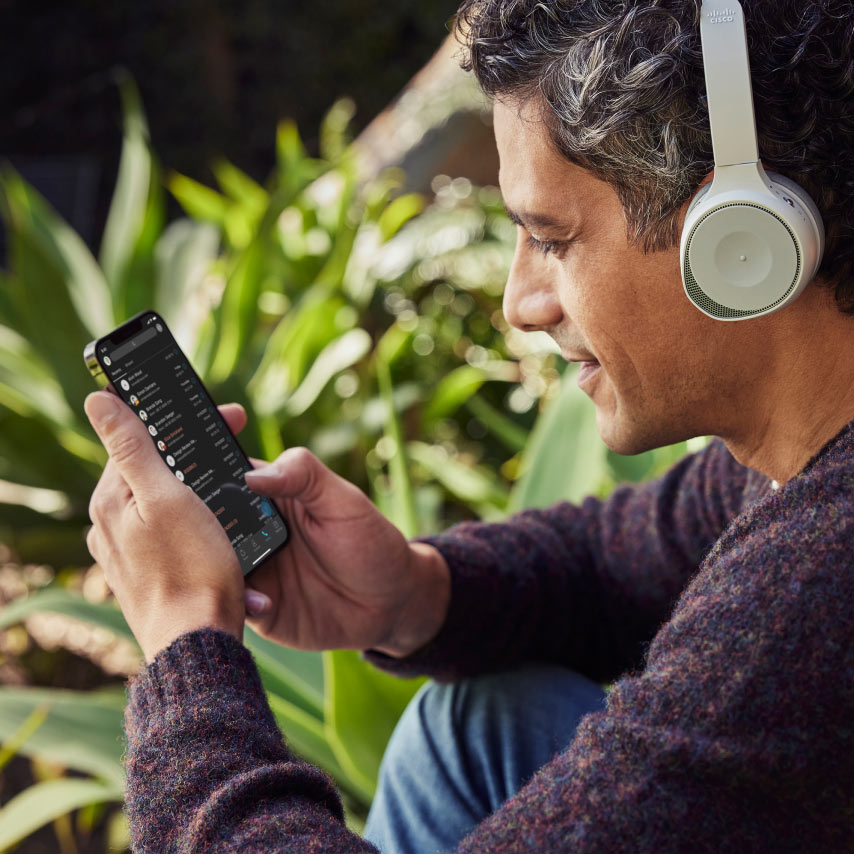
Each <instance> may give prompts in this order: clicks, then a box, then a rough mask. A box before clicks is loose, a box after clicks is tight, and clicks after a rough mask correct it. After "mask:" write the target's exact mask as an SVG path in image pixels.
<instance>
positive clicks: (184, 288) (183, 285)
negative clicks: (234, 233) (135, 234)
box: [154, 219, 219, 354]
mask: <svg viewBox="0 0 854 854" xmlns="http://www.w3.org/2000/svg"><path fill="white" fill-rule="evenodd" d="M218 249H219V230H218V229H217V228H216V227H215V226H213V225H211V224H210V223H205V222H193V221H192V220H188V219H179V220H176V221H175V222H173V223H171V224H170V225H169V227H168V228H167V229H166V230H165V231H164V232H163V235H162V236H161V238H160V239H159V240H158V241H157V247H156V250H155V261H156V269H157V276H156V278H157V287H156V293H155V299H154V306H155V309H156V310H157V311H158V312H159V313H160V314H161V315H162V316H163V318H164V319H165V320H166V322H167V323H168V324H169V328H170V330H171V331H172V334H173V335H174V336H175V340H176V341H178V343H179V344H180V345H181V348H182V349H183V350H184V352H186V353H188V354H193V353H195V349H196V345H197V342H198V335H199V327H200V325H201V322H202V320H203V319H204V311H203V305H204V304H203V303H202V305H201V306H200V304H199V303H200V302H201V300H202V299H203V297H201V295H200V291H201V290H202V288H203V285H204V280H205V277H206V276H207V275H209V274H210V272H211V270H212V269H213V267H214V264H215V262H216V257H217V250H218Z"/></svg>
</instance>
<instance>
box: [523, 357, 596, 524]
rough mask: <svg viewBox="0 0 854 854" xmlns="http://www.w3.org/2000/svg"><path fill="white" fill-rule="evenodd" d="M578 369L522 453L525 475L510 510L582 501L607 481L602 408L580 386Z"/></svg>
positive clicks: (571, 373)
mask: <svg viewBox="0 0 854 854" xmlns="http://www.w3.org/2000/svg"><path fill="white" fill-rule="evenodd" d="M575 376H576V371H574V370H568V371H566V372H565V373H564V375H563V378H562V379H561V388H560V392H559V394H558V395H557V397H555V398H554V399H553V400H552V401H550V403H549V404H548V405H547V406H546V408H545V410H544V411H543V412H542V413H541V414H540V417H539V418H538V419H537V423H536V424H535V425H534V430H533V432H532V434H531V439H530V442H529V443H528V447H527V449H526V450H525V452H524V454H523V455H522V471H523V474H522V476H521V477H520V478H519V480H517V481H516V483H515V485H514V487H513V489H512V490H511V493H510V503H509V505H508V508H507V509H508V512H510V513H516V512H517V511H519V510H525V509H528V508H529V507H541V508H545V507H550V506H551V505H552V504H555V503H556V502H558V501H572V502H578V501H581V500H582V499H583V498H585V497H586V496H588V495H592V494H596V493H597V492H598V491H599V487H600V485H601V484H602V483H603V481H604V480H605V479H606V478H607V475H608V469H607V457H606V451H607V448H606V446H605V444H604V442H603V441H602V439H601V438H600V436H599V431H598V430H597V429H596V410H595V408H594V406H593V404H592V403H591V401H590V400H589V399H588V398H587V396H586V395H585V394H584V392H582V391H581V390H580V389H579V388H578V387H577V386H576V384H575Z"/></svg>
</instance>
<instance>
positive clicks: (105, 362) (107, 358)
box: [104, 356, 113, 368]
mask: <svg viewBox="0 0 854 854" xmlns="http://www.w3.org/2000/svg"><path fill="white" fill-rule="evenodd" d="M104 364H105V365H106V366H107V367H108V368H109V367H110V365H112V364H113V360H112V359H111V358H110V357H109V356H104Z"/></svg>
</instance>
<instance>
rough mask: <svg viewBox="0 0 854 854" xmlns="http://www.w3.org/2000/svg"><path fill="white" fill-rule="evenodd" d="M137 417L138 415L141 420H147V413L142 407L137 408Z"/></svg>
mask: <svg viewBox="0 0 854 854" xmlns="http://www.w3.org/2000/svg"><path fill="white" fill-rule="evenodd" d="M139 417H140V418H141V419H142V420H143V421H148V413H147V412H146V411H145V410H144V409H140V410H139Z"/></svg>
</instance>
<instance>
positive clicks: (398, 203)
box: [377, 193, 425, 241]
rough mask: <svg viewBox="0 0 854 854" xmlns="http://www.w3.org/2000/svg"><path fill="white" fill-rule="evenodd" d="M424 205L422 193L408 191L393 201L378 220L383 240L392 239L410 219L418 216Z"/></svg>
mask: <svg viewBox="0 0 854 854" xmlns="http://www.w3.org/2000/svg"><path fill="white" fill-rule="evenodd" d="M424 205H425V199H424V196H422V195H421V194H420V193H406V194H405V195H403V196H398V197H397V198H396V199H395V200H394V201H393V202H391V203H390V204H389V206H388V207H387V208H386V209H385V210H384V211H383V212H382V214H380V218H379V219H378V220H377V225H378V226H379V229H380V234H381V235H382V239H383V241H386V240H390V239H391V238H392V237H394V235H395V234H397V232H398V231H400V229H401V228H403V226H404V225H405V224H406V223H407V222H409V220H411V219H412V218H413V217H416V216H418V214H420V213H421V211H423V210H424Z"/></svg>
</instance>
